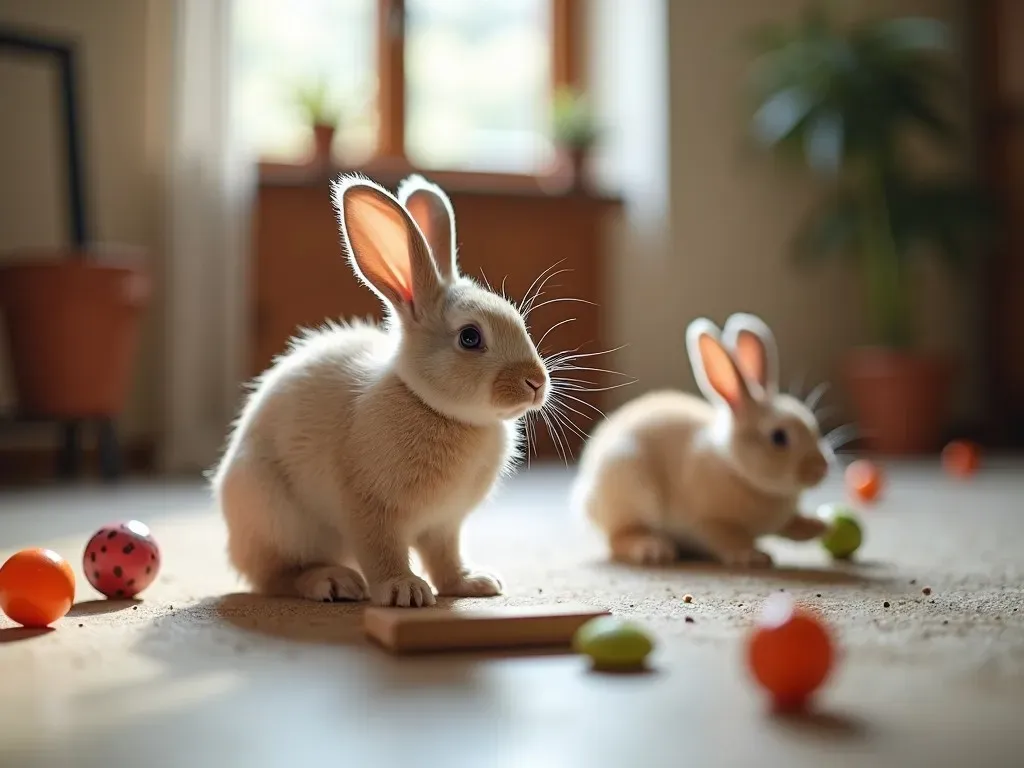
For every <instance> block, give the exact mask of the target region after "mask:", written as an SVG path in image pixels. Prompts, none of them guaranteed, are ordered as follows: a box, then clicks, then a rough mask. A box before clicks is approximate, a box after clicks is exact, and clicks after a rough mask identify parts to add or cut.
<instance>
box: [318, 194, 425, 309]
mask: <svg viewBox="0 0 1024 768" xmlns="http://www.w3.org/2000/svg"><path fill="white" fill-rule="evenodd" d="M331 197H332V199H333V201H334V207H335V210H336V211H337V215H338V222H339V226H340V228H341V238H342V242H343V245H344V246H345V250H346V251H347V253H348V257H349V261H350V263H351V265H352V270H353V271H354V272H355V273H356V276H357V277H359V278H360V279H362V280H363V282H365V283H366V284H367V285H368V286H369V287H370V289H371V290H373V292H374V293H376V294H377V295H378V296H380V297H381V299H383V300H384V301H385V302H387V303H388V304H390V305H391V306H393V307H394V308H395V309H398V310H401V311H404V312H406V313H408V314H409V315H410V317H412V318H415V317H416V316H417V311H418V309H419V308H420V307H422V306H424V305H429V304H431V303H433V302H436V301H438V300H439V298H440V296H441V294H442V289H441V278H440V275H438V273H437V267H436V266H435V265H434V260H433V259H432V258H430V252H429V249H428V247H427V243H426V241H425V240H424V239H423V234H422V233H421V232H420V229H419V227H418V226H417V225H416V222H415V221H413V219H412V217H411V216H410V215H409V213H408V211H406V210H405V208H403V207H402V205H401V204H400V203H399V202H398V200H396V199H395V198H394V197H393V196H392V195H391V194H390V193H389V192H388V191H387V190H386V189H384V188H383V187H381V186H380V185H378V184H375V183H374V182H372V181H370V180H368V179H364V178H360V177H346V178H342V179H339V180H338V181H336V182H334V183H333V184H332V185H331Z"/></svg>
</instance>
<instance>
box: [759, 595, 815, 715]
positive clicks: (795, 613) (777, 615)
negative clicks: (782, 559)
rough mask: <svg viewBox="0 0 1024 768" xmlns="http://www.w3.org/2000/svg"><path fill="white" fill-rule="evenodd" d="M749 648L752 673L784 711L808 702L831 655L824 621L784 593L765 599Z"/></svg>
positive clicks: (776, 704) (797, 707)
mask: <svg viewBox="0 0 1024 768" xmlns="http://www.w3.org/2000/svg"><path fill="white" fill-rule="evenodd" d="M747 653H748V662H749V665H750V669H751V671H752V672H753V674H754V678H755V679H756V680H757V682H758V683H760V684H761V686H762V687H763V688H764V689H765V690H767V691H768V693H769V694H770V695H771V696H772V699H773V701H774V703H775V706H776V707H777V708H779V709H782V710H793V709H800V708H801V707H803V706H804V705H806V703H807V701H808V700H809V699H810V697H811V696H812V695H813V694H814V692H815V691H817V690H818V688H820V687H821V685H822V684H823V683H824V682H825V680H826V679H827V678H828V676H829V674H830V673H831V671H832V665H833V663H834V658H835V649H834V647H833V643H832V638H831V636H830V634H829V631H828V629H827V627H826V626H825V623H824V621H823V620H822V619H821V618H819V617H818V616H817V615H816V614H815V613H813V612H811V611H809V610H807V609H805V608H801V607H799V606H797V605H796V604H795V603H794V602H793V601H792V600H791V599H790V598H788V597H787V596H786V595H782V594H775V595H772V596H771V597H770V598H769V599H768V600H767V601H765V606H764V609H763V611H762V613H761V616H760V617H759V619H758V622H757V625H756V626H755V629H754V632H753V633H752V635H751V636H750V638H749V642H748V646H747Z"/></svg>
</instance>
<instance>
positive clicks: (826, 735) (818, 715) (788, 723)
mask: <svg viewBox="0 0 1024 768" xmlns="http://www.w3.org/2000/svg"><path fill="white" fill-rule="evenodd" d="M772 719H773V721H774V722H775V723H776V724H777V725H779V726H780V727H782V728H785V729H786V730H788V731H792V732H793V733H796V734H799V735H801V736H817V737H820V738H822V739H827V740H829V741H834V740H837V739H838V740H842V741H857V740H860V739H864V738H866V737H867V736H868V733H869V730H870V729H869V727H868V724H867V723H866V722H865V721H863V720H860V719H858V718H855V717H853V716H851V715H847V714H843V713H841V712H837V711H831V710H829V711H826V710H810V711H807V712H776V713H772Z"/></svg>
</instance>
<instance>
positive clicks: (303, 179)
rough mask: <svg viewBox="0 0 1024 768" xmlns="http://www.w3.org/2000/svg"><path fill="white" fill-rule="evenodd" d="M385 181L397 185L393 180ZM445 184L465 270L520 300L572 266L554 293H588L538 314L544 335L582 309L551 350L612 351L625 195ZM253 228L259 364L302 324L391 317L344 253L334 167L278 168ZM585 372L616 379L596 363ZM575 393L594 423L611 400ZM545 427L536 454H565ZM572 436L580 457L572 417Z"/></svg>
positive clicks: (267, 181)
mask: <svg viewBox="0 0 1024 768" xmlns="http://www.w3.org/2000/svg"><path fill="white" fill-rule="evenodd" d="M379 181H381V182H382V183H386V184H388V185H389V186H390V187H391V188H392V189H393V188H394V183H393V180H390V179H379ZM446 188H447V191H448V193H449V195H450V196H451V199H452V204H453V206H454V208H455V216H456V226H457V229H458V240H459V243H458V245H459V261H460V266H461V269H462V272H463V273H465V274H467V275H471V276H474V277H476V278H478V279H481V280H482V279H483V278H484V277H486V279H487V280H488V281H489V282H490V283H491V285H493V286H494V288H495V289H496V290H500V287H501V285H502V284H503V283H504V289H505V292H506V294H507V295H508V296H509V297H511V298H513V299H514V300H516V301H521V300H522V299H523V298H524V296H525V294H526V291H527V289H528V288H529V286H530V284H531V283H532V282H533V281H534V279H536V278H537V277H538V276H539V275H540V274H541V273H542V272H544V270H546V269H548V268H549V267H552V266H553V265H555V264H556V263H558V266H557V268H556V269H557V270H566V271H564V272H561V274H558V275H556V276H555V277H554V278H553V279H552V280H551V281H550V282H549V284H548V287H547V288H546V289H545V295H544V297H543V299H551V298H557V297H573V298H576V299H582V300H583V301H585V302H589V304H587V303H580V302H558V303H553V304H549V305H547V306H543V307H540V308H539V309H537V310H536V311H535V312H533V313H532V314H531V315H530V318H529V320H530V326H531V332H532V334H533V337H534V340H535V341H537V340H539V339H540V338H541V336H542V335H543V334H544V333H545V332H546V331H547V330H548V329H549V328H551V327H552V326H553V325H555V324H556V323H559V322H561V321H563V320H566V319H567V318H575V320H574V321H572V322H565V323H563V324H561V325H559V326H558V327H557V328H555V329H554V330H553V331H552V332H551V333H550V334H549V335H548V336H547V338H546V339H545V340H544V344H543V347H542V349H541V352H542V353H543V354H551V353H553V352H558V351H562V350H570V349H578V351H579V352H584V353H586V352H596V351H601V350H606V349H607V348H608V345H607V344H606V342H605V341H604V338H605V333H604V322H605V314H606V313H605V312H604V310H603V306H604V305H605V304H606V303H607V295H608V292H607V286H605V285H604V281H603V276H604V274H605V272H606V269H605V260H606V259H607V258H608V243H609V242H610V235H611V232H612V230H611V229H610V226H612V225H613V224H614V218H615V215H616V213H617V212H618V210H619V208H620V203H619V202H618V201H617V200H614V199H607V198H596V197H591V196H584V195H549V194H545V193H543V192H541V191H539V190H533V191H530V190H515V191H512V190H510V191H506V192H491V191H488V192H484V191H481V190H478V189H470V188H467V187H461V188H460V187H459V186H457V185H450V184H449V185H446ZM253 226H254V237H255V240H254V244H253V245H254V248H253V253H254V258H255V279H254V284H253V296H252V310H253V323H254V328H253V330H254V333H253V339H254V344H253V350H252V373H253V374H257V373H259V372H261V371H262V370H264V369H265V368H266V367H267V366H268V365H270V363H271V361H272V360H273V358H274V356H275V355H278V354H280V353H281V351H282V350H283V349H284V348H285V345H286V343H287V341H288V339H289V337H290V336H292V335H293V334H294V333H295V331H296V330H297V329H298V328H300V327H303V326H305V327H315V326H317V325H320V324H322V323H323V322H324V321H325V320H327V319H338V318H349V317H367V316H373V317H380V314H381V312H380V305H379V303H378V301H377V298H376V296H374V295H373V294H372V293H371V292H370V291H369V290H367V289H366V288H365V287H364V286H362V285H361V284H359V282H358V281H357V280H356V278H355V277H354V276H353V274H352V273H351V271H350V270H349V267H348V264H347V263H346V262H345V260H344V259H343V258H342V255H341V249H340V240H339V234H338V226H337V222H336V219H335V215H334V210H333V208H332V203H331V199H330V192H329V182H328V178H327V177H325V176H323V175H322V174H317V175H314V176H302V175H296V174H290V175H283V176H280V177H278V178H274V177H270V176H269V175H268V177H267V178H264V180H263V181H262V182H261V184H260V186H259V189H258V194H257V199H256V210H255V217H254V223H253ZM543 299H542V300H543ZM538 303H539V302H538ZM593 305H596V306H593ZM588 360H590V361H591V362H586V361H581V363H580V364H581V365H587V366H588V367H598V368H600V367H606V366H602V364H601V362H600V361H601V358H600V357H598V358H589V359H588ZM563 375H564V374H563ZM579 378H586V379H588V380H590V381H594V382H595V383H597V384H598V385H604V384H607V383H608V382H607V379H606V378H605V377H603V376H600V375H597V374H594V373H592V372H587V373H584V374H582V375H580V376H579ZM572 394H573V396H574V397H582V399H584V400H585V401H586V402H588V403H589V404H590V405H589V406H588V405H582V404H580V403H578V402H574V401H572V400H569V401H567V404H568V406H571V408H572V409H574V410H577V411H579V412H580V414H576V413H573V411H572V410H564V413H565V415H567V416H571V417H572V419H573V421H574V423H576V424H577V426H578V427H579V428H581V429H582V430H584V431H586V430H587V429H588V428H589V427H590V425H591V423H592V417H593V416H594V415H595V413H594V411H593V410H592V408H591V407H590V406H594V407H597V408H601V407H602V403H603V401H604V398H603V397H602V396H601V394H600V393H592V394H588V395H581V394H580V393H578V392H573V393H572ZM581 414H586V417H584V416H582V415H581ZM536 432H537V438H538V440H537V446H536V447H537V454H536V456H535V457H534V458H535V459H536V458H544V459H551V458H557V456H558V453H557V452H556V448H555V444H554V442H553V441H552V439H551V437H550V435H548V434H547V430H546V428H545V427H544V425H543V422H539V423H538V426H537V429H536ZM560 437H561V435H560ZM564 437H565V439H566V440H567V442H568V447H569V449H571V450H572V451H573V452H574V453H576V454H577V455H578V452H579V447H580V445H581V442H582V441H581V438H580V436H579V435H578V434H574V433H573V431H572V430H571V429H570V428H568V427H567V428H565V436H564Z"/></svg>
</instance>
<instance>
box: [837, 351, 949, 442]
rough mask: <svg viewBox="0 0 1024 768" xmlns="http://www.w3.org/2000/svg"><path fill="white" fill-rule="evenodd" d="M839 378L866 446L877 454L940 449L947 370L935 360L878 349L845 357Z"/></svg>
mask: <svg viewBox="0 0 1024 768" xmlns="http://www.w3.org/2000/svg"><path fill="white" fill-rule="evenodd" d="M844 367H845V371H844V373H845V378H846V382H847V386H848V387H849V392H850V395H851V398H852V400H853V405H854V408H855V410H856V414H857V420H858V424H857V426H858V432H859V434H860V435H861V436H862V437H863V440H864V443H865V444H866V447H867V448H868V449H869V450H871V451H875V452H878V453H883V454H890V455H911V454H926V453H933V452H935V451H937V450H938V449H939V448H940V447H941V443H942V439H943V436H944V430H945V427H946V418H947V416H948V410H949V398H950V391H951V384H952V378H953V366H952V364H951V363H950V361H949V360H947V359H946V358H943V357H939V356H933V355H920V354H911V353H906V352H900V351H897V350H890V349H885V348H878V347H862V348H858V349H854V350H852V351H851V352H849V353H848V355H847V357H846V361H845V366H844Z"/></svg>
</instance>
